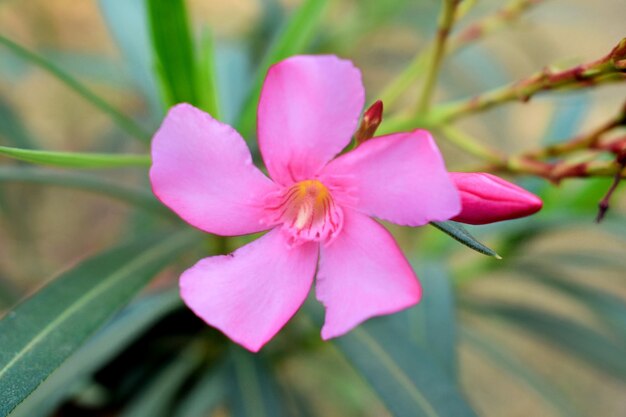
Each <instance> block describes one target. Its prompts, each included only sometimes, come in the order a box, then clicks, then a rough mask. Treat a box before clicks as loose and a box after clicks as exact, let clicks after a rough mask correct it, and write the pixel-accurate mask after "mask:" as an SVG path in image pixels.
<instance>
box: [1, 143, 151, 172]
mask: <svg viewBox="0 0 626 417" xmlns="http://www.w3.org/2000/svg"><path fill="white" fill-rule="evenodd" d="M0 154H1V155H4V156H7V157H9V158H13V159H18V160H20V161H25V162H30V163H34V164H41V165H50V166H56V167H61V168H121V167H149V166H150V155H128V154H126V155H124V154H108V153H79V152H53V151H41V150H32V149H20V148H10V147H8V146H0Z"/></svg>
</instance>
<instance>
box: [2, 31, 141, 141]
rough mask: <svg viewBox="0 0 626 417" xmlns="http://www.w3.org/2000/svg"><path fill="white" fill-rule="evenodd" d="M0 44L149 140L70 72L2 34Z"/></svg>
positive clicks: (131, 122) (121, 126)
mask: <svg viewBox="0 0 626 417" xmlns="http://www.w3.org/2000/svg"><path fill="white" fill-rule="evenodd" d="M0 45H4V46H5V47H6V48H8V49H9V50H11V52H13V53H14V54H16V55H17V56H19V57H20V58H22V59H24V60H26V61H28V62H30V63H31V64H34V65H37V66H38V67H40V68H42V69H43V70H45V71H47V72H48V73H50V74H51V75H52V76H54V77H55V78H56V79H58V80H59V81H61V82H62V83H63V84H65V85H66V86H68V87H69V88H70V89H72V90H73V91H75V92H76V93H77V94H78V95H80V96H81V97H82V98H84V99H85V100H87V101H89V102H90V103H91V104H93V105H94V106H95V107H97V108H98V109H99V110H101V111H102V112H104V113H106V114H107V115H108V116H109V117H111V119H112V120H113V122H115V123H116V124H117V125H118V126H119V127H120V128H121V129H123V130H124V131H125V132H126V133H128V134H129V135H131V136H133V137H135V138H137V139H139V140H141V141H143V142H148V141H149V140H150V135H149V134H148V133H147V132H146V131H144V130H143V128H141V127H140V126H139V125H138V124H137V123H135V121H134V120H132V119H131V118H129V117H127V116H126V115H124V114H123V113H121V112H120V111H119V110H117V109H116V108H115V107H113V106H112V105H111V104H109V103H108V102H107V101H105V100H104V99H102V98H101V97H100V96H98V95H97V94H95V93H94V92H93V91H91V90H90V89H88V88H87V87H86V86H84V85H83V84H82V83H81V82H79V81H78V80H77V79H76V78H74V77H72V76H71V75H70V74H68V73H67V72H65V71H63V70H62V69H61V68H59V67H58V66H56V65H54V64H53V63H52V62H50V61H48V60H46V59H45V58H43V57H42V56H40V55H37V54H35V53H34V52H31V51H29V50H28V49H26V48H24V47H22V46H20V45H18V44H17V43H15V42H13V41H12V40H10V39H8V38H5V37H4V36H2V35H0Z"/></svg>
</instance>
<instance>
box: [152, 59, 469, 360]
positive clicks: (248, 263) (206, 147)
mask: <svg viewBox="0 0 626 417" xmlns="http://www.w3.org/2000/svg"><path fill="white" fill-rule="evenodd" d="M363 104H364V90H363V85H362V82H361V74H360V71H359V70H358V69H357V68H355V67H354V66H353V65H352V63H351V62H350V61H346V60H342V59H339V58H337V57H335V56H295V57H292V58H289V59H286V60H284V61H282V62H280V63H278V64H276V65H274V66H273V67H271V68H270V70H269V72H268V74H267V78H266V80H265V84H264V86H263V89H262V92H261V97H260V101H259V108H258V140H259V148H260V151H261V155H262V157H263V161H264V162H265V166H266V167H267V171H268V174H269V178H268V177H267V176H265V175H264V174H263V173H262V172H261V170H259V169H258V168H256V167H255V166H254V165H253V163H252V158H251V154H250V151H249V150H248V148H247V146H246V144H245V142H244V140H243V139H242V138H241V136H240V135H239V134H238V133H237V132H236V131H235V130H234V129H233V128H231V127H230V126H228V125H225V124H223V123H220V122H218V121H217V120H215V119H213V118H212V117H211V116H210V115H208V114H206V113H204V112H202V111H200V110H198V109H196V108H194V107H192V106H191V105H188V104H180V105H177V106H175V107H173V108H172V109H171V110H170V111H169V113H168V114H167V116H166V118H165V120H164V121H163V124H162V126H161V127H160V129H159V130H158V132H157V133H156V134H155V136H154V140H153V145H152V161H153V165H152V168H151V170H150V179H151V182H152V187H153V190H154V193H155V194H156V195H157V196H158V198H159V199H160V200H161V201H162V202H163V203H164V204H165V205H167V206H168V207H170V208H171V209H172V210H173V211H174V212H176V213H177V214H178V215H179V216H180V217H181V218H183V219H184V220H185V221H187V222H188V223H189V224H191V225H193V226H195V227H197V228H199V229H202V230H204V231H206V232H209V233H214V234H217V235H223V236H233V235H242V234H249V233H256V232H261V231H266V230H269V232H268V233H266V234H265V235H263V236H262V237H260V238H259V239H257V240H256V241H254V242H252V243H250V244H248V245H245V246H243V247H241V248H239V249H238V250H236V251H235V252H234V253H232V254H230V255H224V256H212V257H209V258H205V259H202V260H201V261H199V262H198V263H197V264H196V265H194V266H193V267H191V268H190V269H188V270H187V271H185V272H184V273H183V274H182V276H181V278H180V290H181V296H182V298H183V300H184V301H185V303H186V304H187V305H188V306H189V308H191V309H192V310H193V311H194V312H195V313H196V314H197V315H198V316H199V317H200V318H202V319H203V320H204V321H205V322H206V323H208V324H209V325H211V326H213V327H215V328H217V329H219V330H221V331H222V332H223V333H224V334H226V335H227V336H228V337H230V338H231V339H232V340H233V341H235V342H237V343H239V344H241V345H242V346H244V347H246V348H247V349H249V350H251V351H258V350H259V349H260V348H261V347H262V346H263V345H264V344H265V343H267V342H268V341H269V340H270V339H271V338H272V337H273V336H274V335H275V334H276V333H277V332H278V331H279V330H280V329H281V328H282V327H283V326H284V325H285V323H286V322H287V321H288V320H289V319H290V318H291V317H292V316H293V315H294V314H295V313H296V311H297V310H298V308H299V307H300V306H301V305H302V303H303V302H304V300H305V298H306V297H307V294H308V293H309V291H310V289H311V286H312V284H313V279H314V276H315V275H317V281H316V285H315V292H316V295H317V298H318V300H319V301H321V302H322V304H323V305H324V306H325V308H326V317H325V323H324V326H323V328H322V338H323V339H329V338H333V337H337V336H340V335H342V334H345V333H346V332H348V331H349V330H351V329H352V328H354V327H355V326H357V325H358V324H360V323H361V322H363V321H364V320H366V319H368V318H370V317H373V316H378V315H383V314H390V313H394V312H397V311H399V310H402V309H405V308H407V307H410V306H412V305H414V304H416V303H417V302H418V301H419V299H420V296H421V290H420V285H419V282H418V281H417V277H416V276H415V273H414V272H413V269H412V268H411V266H410V265H409V263H408V262H407V260H406V258H405V257H404V255H403V254H402V252H401V251H400V249H399V248H398V245H397V244H396V242H395V241H394V239H393V237H392V236H391V235H390V234H389V233H388V232H387V231H386V230H385V228H384V227H383V226H381V225H380V224H379V223H378V222H377V221H376V220H374V219H372V218H371V217H375V218H378V219H382V220H386V221H389V222H392V223H396V224H399V225H405V226H421V225H424V224H426V223H428V222H430V221H444V220H448V219H450V218H452V217H454V216H455V215H457V214H458V213H459V211H460V208H461V205H460V198H459V193H458V191H457V189H456V188H455V186H454V184H453V182H452V181H451V178H450V176H449V174H448V172H447V171H446V168H445V166H444V162H443V159H442V156H441V154H440V152H439V150H438V148H437V146H436V145H435V142H434V141H433V139H432V137H431V136H430V134H429V133H428V132H426V131H424V130H416V131H413V132H407V133H396V134H391V135H387V136H382V137H378V138H373V139H370V140H367V141H366V142H364V143H362V144H361V145H360V146H358V147H357V148H356V149H354V150H351V151H349V152H347V153H344V154H341V155H339V156H337V155H338V154H340V152H341V151H342V150H343V149H344V148H345V147H346V146H347V145H348V144H349V143H350V141H351V138H352V135H353V133H354V132H355V130H356V128H357V125H358V122H359V116H360V114H361V111H362V109H363ZM270 178H271V179H270ZM316 271H317V273H316Z"/></svg>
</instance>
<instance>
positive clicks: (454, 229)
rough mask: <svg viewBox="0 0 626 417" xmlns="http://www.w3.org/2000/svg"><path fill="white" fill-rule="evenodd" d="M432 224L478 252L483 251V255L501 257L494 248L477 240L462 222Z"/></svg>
mask: <svg viewBox="0 0 626 417" xmlns="http://www.w3.org/2000/svg"><path fill="white" fill-rule="evenodd" d="M430 224H432V225H433V226H435V227H436V228H437V229H439V230H441V231H442V232H444V233H445V234H447V235H448V236H450V237H452V238H453V239H454V240H456V241H457V242H460V243H462V244H464V245H465V246H467V247H468V248H470V249H473V250H475V251H476V252H478V253H482V254H483V255H487V256H493V257H494V258H496V259H500V255H498V254H497V253H496V252H495V251H494V250H493V249H490V248H488V247H487V246H485V245H483V244H482V243H480V242H479V241H478V240H476V239H475V238H474V236H472V235H471V234H470V232H468V231H467V229H465V227H463V226H461V224H460V223H457V222H453V221H447V222H431V223H430Z"/></svg>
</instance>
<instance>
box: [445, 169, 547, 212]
mask: <svg viewBox="0 0 626 417" xmlns="http://www.w3.org/2000/svg"><path fill="white" fill-rule="evenodd" d="M450 176H451V177H452V181H454V185H456V187H457V189H458V190H459V193H460V194H461V205H462V207H463V208H462V210H461V212H460V213H459V214H458V215H457V216H456V217H454V218H453V219H452V220H455V221H457V222H461V223H469V224H487V223H493V222H499V221H502V220H511V219H517V218H519V217H525V216H530V215H531V214H534V213H536V212H538V211H539V210H540V209H541V206H542V205H543V203H542V202H541V199H539V197H537V196H536V195H534V194H532V193H529V192H528V191H526V190H524V189H523V188H520V187H518V186H517V185H515V184H511V183H510V182H508V181H505V180H503V179H502V178H499V177H496V176H495V175H491V174H487V173H484V172H468V173H464V172H451V173H450Z"/></svg>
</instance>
